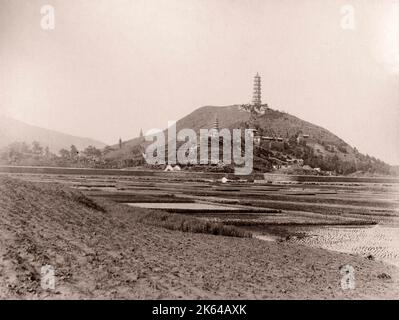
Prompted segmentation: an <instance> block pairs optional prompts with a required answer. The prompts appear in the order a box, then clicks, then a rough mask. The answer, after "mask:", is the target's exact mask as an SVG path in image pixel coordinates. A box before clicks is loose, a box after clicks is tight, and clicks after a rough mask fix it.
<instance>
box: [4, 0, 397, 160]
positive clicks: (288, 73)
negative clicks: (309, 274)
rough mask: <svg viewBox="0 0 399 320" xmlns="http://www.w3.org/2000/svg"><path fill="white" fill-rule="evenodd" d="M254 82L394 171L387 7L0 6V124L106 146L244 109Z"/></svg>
mask: <svg viewBox="0 0 399 320" xmlns="http://www.w3.org/2000/svg"><path fill="white" fill-rule="evenodd" d="M45 4H50V5H52V6H53V7H54V9H55V29H54V30H43V29H42V28H41V19H42V15H41V13H40V9H41V7H42V6H43V5H45ZM344 5H352V6H353V8H354V18H355V20H354V27H355V28H354V29H344V28H342V24H341V23H342V19H343V17H344V16H345V17H347V12H341V8H342V6H344ZM345 21H347V20H345ZM256 72H259V74H260V75H261V76H262V89H263V90H262V100H263V101H264V102H267V103H268V104H269V106H270V107H272V108H275V109H279V110H284V111H287V112H289V113H291V114H293V115H296V116H298V117H300V118H302V119H304V120H308V121H310V122H313V123H315V124H318V125H321V126H323V127H325V128H327V129H329V130H331V131H332V132H334V133H336V134H337V135H338V136H340V137H341V138H343V139H344V140H346V141H347V142H348V143H350V144H351V145H353V146H356V147H358V149H359V150H360V151H361V152H364V153H369V154H371V155H375V156H377V157H380V158H381V159H383V160H385V161H387V162H389V163H392V164H399V3H398V1H397V0H385V1H384V0H378V1H377V0H362V1H344V0H340V1H327V0H323V1H320V0H309V1H299V0H292V1H284V0H283V1H281V0H279V1H277V0H273V1H272V0H269V1H266V0H262V1H261V0H259V1H256V0H251V1H244V0H235V1H234V0H162V1H161V0H157V1H155V0H140V1H139V0H112V1H109V0H84V1H78V0H68V1H66V0H63V1H55V0H40V1H36V0H25V1H22V0H0V77H1V78H0V114H5V115H8V116H11V117H14V118H16V119H19V120H22V121H25V122H28V123H31V124H35V125H38V126H42V127H46V128H50V129H55V130H59V131H63V132H66V133H70V134H74V135H80V136H88V137H92V138H97V139H99V140H102V141H104V142H106V143H109V144H113V143H116V142H117V139H118V138H119V137H122V139H128V138H132V137H134V136H137V135H138V133H139V130H140V128H141V127H142V128H143V130H148V129H151V128H156V127H158V128H164V127H166V126H167V121H168V120H177V119H179V118H181V117H182V116H184V115H186V114H188V113H190V112H191V111H193V110H194V109H196V108H198V107H200V106H203V105H229V104H237V103H248V102H250V101H251V94H252V82H253V80H252V78H253V76H254V74H255V73H256ZM221 122H222V123H223V119H221Z"/></svg>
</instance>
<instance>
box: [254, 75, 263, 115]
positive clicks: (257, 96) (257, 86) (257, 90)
mask: <svg viewBox="0 0 399 320" xmlns="http://www.w3.org/2000/svg"><path fill="white" fill-rule="evenodd" d="M252 104H253V105H254V106H255V107H260V106H261V105H262V99H261V79H260V75H259V73H256V76H255V77H254V92H253V97H252Z"/></svg>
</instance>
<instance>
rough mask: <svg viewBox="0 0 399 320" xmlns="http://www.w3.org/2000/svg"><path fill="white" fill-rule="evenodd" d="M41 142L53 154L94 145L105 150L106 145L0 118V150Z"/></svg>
mask: <svg viewBox="0 0 399 320" xmlns="http://www.w3.org/2000/svg"><path fill="white" fill-rule="evenodd" d="M33 141H37V142H39V143H40V144H41V145H42V146H43V147H47V146H48V147H49V149H50V151H51V152H54V153H58V152H59V150H60V149H63V148H64V149H69V148H70V146H71V145H75V146H76V147H77V148H78V149H79V150H83V149H85V148H87V147H88V146H89V145H92V146H94V147H96V148H104V147H105V146H106V144H105V143H103V142H101V141H98V140H96V139H92V138H87V137H79V136H75V135H71V134H67V133H63V132H59V131H56V130H52V129H46V128H42V127H39V126H35V125H31V124H28V123H25V122H23V121H20V120H17V119H14V118H10V117H5V116H0V148H2V147H5V146H7V145H9V144H11V143H13V142H25V143H29V144H30V143H32V142H33Z"/></svg>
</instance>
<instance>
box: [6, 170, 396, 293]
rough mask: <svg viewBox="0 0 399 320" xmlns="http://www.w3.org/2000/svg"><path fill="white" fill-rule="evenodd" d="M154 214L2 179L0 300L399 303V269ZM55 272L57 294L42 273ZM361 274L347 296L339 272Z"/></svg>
mask: <svg viewBox="0 0 399 320" xmlns="http://www.w3.org/2000/svg"><path fill="white" fill-rule="evenodd" d="M150 211H151V210H149V209H142V208H137V207H128V206H126V205H121V204H116V203H111V202H108V201H107V200H101V199H100V200H98V202H97V200H96V202H94V201H93V200H91V199H89V198H87V197H86V196H84V195H83V194H82V193H81V192H79V191H78V190H74V189H71V188H68V187H66V186H62V185H60V184H56V183H34V182H28V181H22V180H19V179H13V178H7V177H0V297H1V298H33V299H34V298H57V299H58V298H88V299H93V298H129V299H144V298H149V299H158V298H160V299H165V298H169V299H174V298H180V299H188V298H191V299H197V298H226V299H227V298H239V299H241V298H249V299H253V298H257V299H268V298H272V299H276V298H328V299H330V298H332V299H334V298H396V299H397V298H399V271H398V269H397V268H396V267H394V266H389V265H385V264H383V263H382V262H378V261H371V260H367V259H365V258H364V257H360V256H355V255H349V254H345V253H337V252H332V251H327V250H323V249H317V248H311V247H306V246H303V245H300V244H295V243H287V242H286V243H284V242H268V241H262V240H258V239H254V238H236V237H226V236H220V235H218V236H215V235H208V234H197V233H187V232H180V231H172V230H167V229H164V228H160V227H155V226H149V225H145V224H142V223H141V222H139V218H140V216H143V215H145V214H148V212H150ZM46 264H51V265H53V266H54V267H55V270H56V290H55V291H44V290H43V289H41V287H40V268H41V266H43V265H46ZM346 264H350V265H352V266H353V267H354V268H355V271H356V273H355V277H356V289H355V290H346V291H344V290H342V289H341V285H340V282H341V277H342V275H341V274H340V271H339V269H340V267H341V266H343V265H346Z"/></svg>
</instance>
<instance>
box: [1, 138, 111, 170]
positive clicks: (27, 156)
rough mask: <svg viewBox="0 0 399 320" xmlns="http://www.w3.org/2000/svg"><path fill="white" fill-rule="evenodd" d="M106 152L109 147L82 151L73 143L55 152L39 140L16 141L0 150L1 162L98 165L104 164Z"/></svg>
mask: <svg viewBox="0 0 399 320" xmlns="http://www.w3.org/2000/svg"><path fill="white" fill-rule="evenodd" d="M105 152H107V149H105V150H104V151H102V150H100V149H97V148H96V147H93V146H89V147H87V148H86V149H84V150H83V151H81V152H80V151H79V150H78V149H77V148H76V146H74V145H71V147H70V148H69V150H67V149H61V150H60V151H59V152H58V154H55V153H52V152H51V151H50V149H49V147H43V146H41V145H40V143H39V142H37V141H34V142H33V143H32V144H31V145H28V144H27V143H25V142H14V143H11V144H10V145H8V146H7V147H4V148H2V149H1V150H0V162H1V163H2V164H8V165H46V166H80V167H86V166H87V167H96V166H102V165H104V163H105V161H104V159H103V156H104V155H105Z"/></svg>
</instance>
